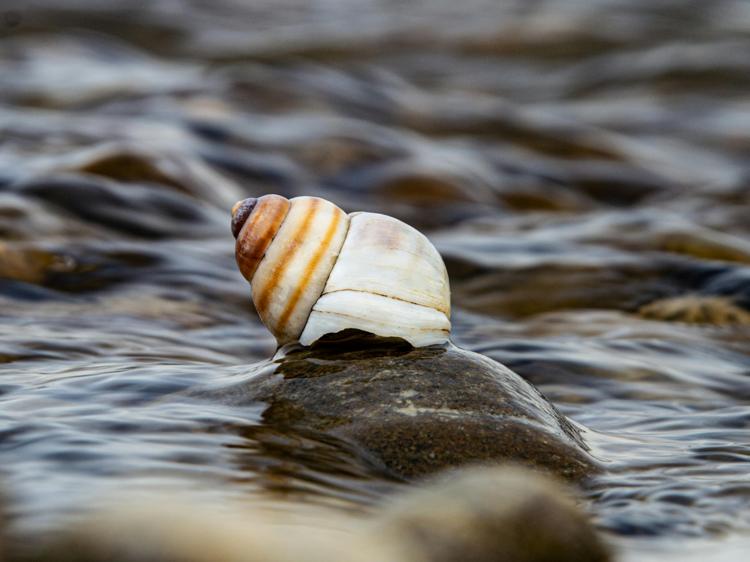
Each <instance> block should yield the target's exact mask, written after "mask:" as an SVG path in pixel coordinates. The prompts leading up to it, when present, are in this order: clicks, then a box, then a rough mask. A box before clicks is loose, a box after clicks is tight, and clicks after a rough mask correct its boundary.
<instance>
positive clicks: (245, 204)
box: [232, 197, 258, 238]
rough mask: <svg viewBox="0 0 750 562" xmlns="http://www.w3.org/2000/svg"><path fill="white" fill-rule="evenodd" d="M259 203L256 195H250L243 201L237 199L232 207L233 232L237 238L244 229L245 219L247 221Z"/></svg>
mask: <svg viewBox="0 0 750 562" xmlns="http://www.w3.org/2000/svg"><path fill="white" fill-rule="evenodd" d="M257 204H258V200H257V199H256V198H255V197H250V198H248V199H243V200H242V201H237V203H235V204H234V206H233V207H232V234H233V235H234V237H235V238H237V236H239V234H240V230H242V227H243V226H244V224H245V221H247V217H249V216H250V213H252V212H253V209H255V205H257Z"/></svg>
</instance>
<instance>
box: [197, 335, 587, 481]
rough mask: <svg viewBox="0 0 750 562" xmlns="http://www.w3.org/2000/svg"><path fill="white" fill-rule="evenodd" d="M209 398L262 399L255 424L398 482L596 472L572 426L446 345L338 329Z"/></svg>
mask: <svg viewBox="0 0 750 562" xmlns="http://www.w3.org/2000/svg"><path fill="white" fill-rule="evenodd" d="M210 394H211V395H212V399H218V400H221V401H222V402H228V403H231V404H235V405H244V404H251V403H258V402H263V403H266V404H267V407H266V409H265V411H264V412H263V422H264V423H265V424H268V425H273V426H282V427H287V428H290V429H292V428H305V429H312V430H316V431H320V432H325V433H326V434H330V435H333V436H335V437H337V438H340V439H343V440H346V441H349V442H352V443H354V444H355V445H357V446H358V447H360V448H361V449H363V451H364V453H366V454H367V456H369V457H371V458H374V459H377V460H378V461H379V462H382V464H383V465H384V467H385V468H387V469H388V471H390V472H391V473H392V474H393V475H395V476H398V477H401V478H407V479H410V478H416V477H421V476H424V475H428V474H430V473H434V472H437V471H440V470H442V469H445V468H451V467H456V466H461V465H465V464H470V463H486V462H496V461H515V462H518V463H521V464H524V465H527V466H531V467H534V468H538V469H541V470H543V471H548V472H551V473H553V474H556V475H558V476H560V477H563V478H565V479H568V480H573V481H579V480H581V479H583V478H585V477H586V476H588V475H591V474H593V473H596V472H598V471H599V465H598V464H597V462H596V461H595V460H594V459H593V458H592V457H591V456H590V455H589V453H588V447H587V446H586V444H585V442H584V440H583V438H582V436H581V435H580V432H579V430H578V429H577V428H576V427H575V426H574V425H573V424H572V423H571V422H570V421H569V420H567V419H566V418H565V417H564V416H563V415H562V414H560V413H559V412H558V411H557V410H556V409H555V407H554V406H553V405H552V404H550V403H549V402H548V401H547V400H546V399H545V398H544V396H543V395H542V394H541V393H540V392H539V391H538V390H537V389H536V388H535V387H533V386H532V385H531V384H530V383H528V382H526V381H525V380H523V379H522V378H521V377H520V376H518V375H517V374H515V373H514V372H512V371H511V370H510V369H508V368H506V367H504V366H503V365H501V364H499V363H497V362H495V361H493V360H491V359H488V358H486V357H484V356H482V355H479V354H477V353H473V352H470V351H465V350H462V349H459V348H457V347H455V346H453V345H450V344H447V345H435V346H429V347H422V348H413V347H411V346H410V345H408V344H406V343H405V342H403V341H402V340H398V339H384V338H376V337H373V336H367V335H363V334H362V333H355V332H353V331H349V332H342V333H341V334H338V335H336V336H329V337H326V338H324V339H323V340H321V341H319V342H318V343H316V344H314V345H313V346H311V347H299V346H298V347H295V348H292V349H286V350H282V351H280V353H279V354H277V356H276V358H274V360H273V362H272V363H268V364H266V365H265V366H264V368H259V369H258V370H257V371H256V374H254V375H253V376H252V377H251V378H249V379H248V380H246V381H243V382H242V383H240V384H238V385H234V386H232V387H227V388H223V389H221V390H219V391H218V392H217V391H212V392H210ZM204 397H205V395H204Z"/></svg>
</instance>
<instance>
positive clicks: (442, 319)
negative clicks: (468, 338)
mask: <svg viewBox="0 0 750 562" xmlns="http://www.w3.org/2000/svg"><path fill="white" fill-rule="evenodd" d="M232 232H233V233H234V235H235V237H236V238H237V243H236V247H235V256H236V258H237V265H238V266H239V269H240V271H241V272H242V275H243V276H244V277H245V278H246V279H247V280H248V281H249V282H250V284H251V286H252V291H253V302H254V303H255V308H256V310H257V311H258V315H259V316H260V318H261V320H262V321H263V323H264V324H265V325H266V327H268V329H269V330H270V331H271V333H273V335H274V336H275V337H276V340H277V341H278V343H279V345H283V344H286V343H291V342H295V341H299V342H300V343H301V344H302V345H310V344H312V343H313V342H315V341H317V340H318V339H320V338H321V337H323V336H324V335H326V334H332V333H336V332H340V331H342V330H345V329H348V328H353V329H358V330H362V331H365V332H370V333H372V334H376V335H379V336H384V337H400V338H403V339H405V340H406V341H408V342H409V343H411V344H412V345H413V346H415V347H421V346H426V345H432V344H437V343H443V342H445V341H447V340H448V337H449V336H450V288H449V283H448V274H447V271H446V269H445V264H444V263H443V260H442V258H441V257H440V254H439V253H438V251H437V250H436V249H435V247H434V246H433V245H432V244H431V243H430V241H429V240H428V239H427V237H425V236H424V235H423V234H422V233H420V232H419V231H417V230H416V229H414V228H412V227H411V226H409V225H407V224H405V223H403V222H401V221H399V220H397V219H394V218H392V217H389V216H386V215H381V214H377V213H352V214H350V215H347V214H346V213H344V211H342V210H341V209H339V208H338V207H337V206H336V205H334V204H333V203H330V202H329V201H326V200H324V199H320V198H317V197H295V198H294V199H291V200H288V199H285V198H284V197H281V196H278V195H265V196H263V197H260V198H258V199H246V200H244V201H240V202H238V203H237V204H236V205H235V206H234V208H233V209H232Z"/></svg>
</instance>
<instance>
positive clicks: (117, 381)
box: [0, 0, 750, 560]
mask: <svg viewBox="0 0 750 562" xmlns="http://www.w3.org/2000/svg"><path fill="white" fill-rule="evenodd" d="M27 4H28V3H27V2H21V1H20V0H6V1H5V2H3V5H2V8H1V9H0V70H1V71H0V277H2V280H0V318H1V319H2V320H1V321H0V405H1V406H0V459H1V462H0V478H1V479H2V480H3V481H4V483H5V487H6V489H8V490H10V491H11V495H12V500H13V502H12V503H13V506H14V509H13V514H14V515H15V516H16V518H17V520H18V521H19V522H20V524H23V525H27V526H30V527H37V526H41V527H50V526H52V527H54V526H55V525H58V524H60V522H61V521H64V520H65V519H66V517H67V516H68V515H69V514H71V513H76V512H80V511H83V510H85V509H88V508H89V507H91V506H95V505H96V504H97V502H99V501H100V500H101V498H103V497H106V496H107V494H111V493H113V492H118V491H119V492H122V490H127V491H128V494H129V495H131V496H136V497H137V496H139V495H142V496H143V497H144V498H147V497H148V496H149V494H150V493H151V492H153V491H155V490H159V491H160V492H163V491H170V490H172V491H175V492H176V491H179V492H181V493H185V491H186V490H191V491H192V492H191V493H194V494H195V495H196V496H197V497H199V498H201V499H202V500H204V501H211V502H216V503H217V504H219V503H222V502H229V503H232V502H243V501H246V500H247V498H248V497H253V498H254V499H255V500H256V501H265V502H267V503H268V504H269V505H273V506H280V505H288V506H289V509H302V506H304V505H308V506H309V505H310V504H320V505H325V506H328V507H330V508H333V509H344V510H350V511H353V512H363V511H367V509H368V508H369V506H371V505H373V504H374V503H377V502H378V501H379V499H380V498H382V497H383V495H384V494H386V493H388V492H389V491H392V490H393V488H394V486H398V485H399V484H397V483H393V482H389V481H388V480H386V479H383V478H382V477H381V476H379V475H378V474H377V472H376V471H375V470H374V469H373V468H372V467H371V466H369V465H368V463H367V462H366V460H365V459H361V458H359V457H358V455H357V454H356V451H354V450H352V449H351V448H349V447H347V445H346V444H345V443H337V442H335V441H333V440H332V441H330V442H322V441H320V440H319V439H316V438H312V437H310V436H306V435H290V434H284V433H279V432H278V431H275V430H274V429H273V428H272V427H266V426H264V425H263V423H262V418H261V414H262V406H261V405H259V406H258V408H257V409H254V410H248V409H247V408H242V409H239V408H233V407H227V406H222V405H221V404H216V405H214V406H210V405H207V404H206V403H205V402H200V403H198V402H195V403H193V402H191V401H190V400H188V399H181V400H175V399H173V398H171V396H172V395H174V394H175V393H179V392H180V391H184V390H186V389H196V388H202V387H211V386H212V385H218V386H221V385H226V384H227V383H229V382H232V381H233V380H241V379H242V378H243V377H245V376H247V373H248V372H249V371H250V370H251V364H252V363H254V362H256V361H259V360H261V359H265V358H267V357H269V356H270V355H271V354H272V353H273V351H274V344H273V341H272V338H271V337H270V335H269V334H268V333H267V332H266V330H265V329H264V328H263V326H262V325H261V324H260V323H259V321H258V320H257V317H256V315H255V313H254V311H253V309H252V303H251V301H250V298H249V288H248V286H247V284H246V283H245V282H244V280H243V279H242V278H241V276H240V274H239V273H238V272H237V270H236V267H235V264H234V259H233V240H232V237H231V234H230V232H229V228H228V209H229V207H230V206H231V204H232V203H233V202H234V201H235V200H237V199H240V198H242V197H245V196H255V195H260V194H263V193H268V192H275V193H280V194H283V195H286V196H294V195H299V194H314V195H320V196H324V197H326V198H328V199H331V200H332V201H334V202H336V203H337V204H339V205H341V206H342V207H343V208H345V209H347V210H349V211H353V210H376V211H379V212H385V213H389V214H391V215H394V216H397V217H399V218H401V219H403V220H406V221H408V222H410V223H411V224H414V225H415V226H417V227H419V228H421V229H423V230H424V231H425V232H427V233H428V234H429V236H430V237H431V239H432V240H433V241H434V242H435V244H436V245H437V246H438V248H439V249H440V250H441V252H442V253H443V255H444V257H445V258H446V262H447V265H448V268H449V272H450V275H451V282H452V289H453V305H454V308H455V323H454V341H455V342H456V343H457V344H458V345H461V346H463V347H466V348H469V349H473V350H476V351H480V352H481V353H484V354H486V355H488V356H490V357H492V358H494V359H497V360H498V361H501V362H503V363H505V364H506V365H508V366H510V367H511V368H512V369H514V370H515V371H517V372H518V373H519V374H521V375H522V376H524V377H525V378H527V379H528V380H530V381H532V382H533V383H534V384H536V385H537V386H538V387H539V388H540V389H541V390H542V391H543V392H544V393H545V394H546V395H547V396H548V397H549V398H550V399H551V400H552V401H553V402H554V403H555V404H556V405H558V406H559V407H560V408H561V409H562V410H563V411H564V412H565V413H566V414H567V415H569V416H570V417H571V418H573V419H574V420H576V421H577V422H579V423H580V424H582V425H584V426H586V427H587V428H589V431H588V439H589V440H590V442H591V443H592V445H593V446H594V449H595V452H596V454H597V456H598V457H599V458H601V459H602V460H603V461H605V462H606V463H607V464H608V467H609V471H608V472H607V474H606V475H605V476H602V477H599V478H598V479H597V480H596V481H595V482H594V483H593V485H592V486H591V487H590V488H589V489H588V490H587V491H586V494H587V497H588V500H589V509H590V511H591V512H592V513H593V514H594V517H595V519H596V522H597V524H598V525H599V527H600V528H601V529H603V530H604V531H605V532H606V533H607V535H608V537H609V538H610V540H611V541H612V542H614V543H615V544H616V545H617V546H618V548H619V549H620V552H621V555H622V557H623V559H626V560H667V559H669V560H688V559H691V560H692V559H696V560H698V559H701V560H704V559H707V557H708V556H710V557H711V559H712V560H719V559H722V560H724V559H726V560H735V559H742V553H743V552H747V550H748V549H750V431H749V429H750V218H749V217H750V57H748V56H747V54H748V52H750V5H749V4H747V3H746V2H743V1H742V0H724V1H719V0H715V1H713V2H703V1H689V0H683V1H673V2H658V3H653V2H646V1H644V0H619V1H615V0H611V1H604V0H601V1H597V2H590V1H568V2H553V1H539V2H528V1H520V0H519V1H517V2H510V1H506V2H502V3H496V2H489V1H488V2H483V1H481V0H464V1H462V2H460V3H459V4H458V5H456V4H455V3H453V2H447V1H440V2H430V3H428V2H417V3H409V5H408V6H403V5H402V4H401V3H397V2H389V1H387V0H375V1H371V0H370V1H364V0H358V1H352V2H338V1H332V2H328V1H324V0H316V1H315V2H302V1H299V0H285V1H284V2H271V1H270V0H269V1H268V2H261V3H257V2H256V3H247V4H245V3H242V2H238V1H233V0H222V1H221V2H208V1H205V2H204V1H198V0H192V1H191V0H176V1H175V2H161V3H143V2H136V1H135V0H132V1H123V0H120V1H117V2H108V3H106V4H102V3H98V4H97V3H94V2H88V1H86V0H78V1H74V2H65V3H64V5H62V4H61V3H59V2H52V1H50V0H43V1H40V2H35V3H33V7H29V6H28V5H27ZM105 6H106V7H105Z"/></svg>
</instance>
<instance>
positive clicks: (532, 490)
mask: <svg viewBox="0 0 750 562" xmlns="http://www.w3.org/2000/svg"><path fill="white" fill-rule="evenodd" d="M373 536H374V538H375V540H376V542H379V543H383V544H389V545H392V547H394V548H395V549H397V550H398V551H399V555H398V559H401V560H410V561H413V562H417V561H424V562H463V561H465V560H471V561H472V562H484V561H487V562H491V561H492V562H495V561H498V560H502V561H508V562H544V561H549V562H566V561H570V562H595V561H602V562H603V561H605V560H609V559H610V556H609V552H608V548H607V547H606V546H605V545H604V544H603V543H602V541H601V540H600V538H599V537H598V536H597V533H596V531H595V530H594V528H593V527H592V525H591V524H590V523H589V521H588V520H587V518H586V516H585V514H584V513H583V511H582V510H581V509H580V508H579V507H578V506H576V504H575V502H574V501H573V499H572V498H571V497H570V496H569V495H568V493H567V492H566V490H565V489H564V488H563V487H562V486H560V485H559V484H558V483H557V482H555V481H553V480H552V479H550V478H546V477H541V476H540V475H535V474H531V473H529V472H528V471H526V470H523V469H521V468H515V467H503V468H471V469H467V470H463V471H459V472H457V473H454V474H450V475H448V477H447V478H440V479H438V480H437V481H435V482H432V483H431V484H430V485H429V486H427V487H425V488H424V489H417V490H414V491H412V492H410V493H408V494H407V495H405V496H404V497H402V498H399V499H398V500H396V501H395V502H393V504H392V505H390V506H388V507H386V509H385V511H384V513H383V514H382V515H381V517H380V527H379V528H378V529H377V530H376V531H375V532H374V533H373Z"/></svg>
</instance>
